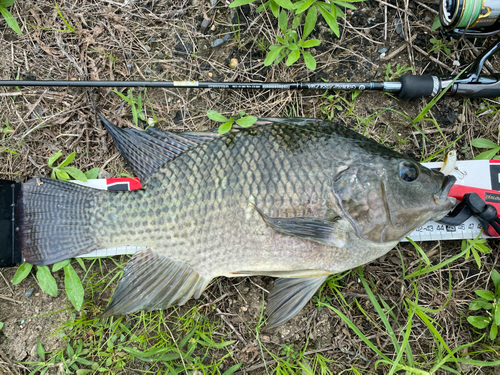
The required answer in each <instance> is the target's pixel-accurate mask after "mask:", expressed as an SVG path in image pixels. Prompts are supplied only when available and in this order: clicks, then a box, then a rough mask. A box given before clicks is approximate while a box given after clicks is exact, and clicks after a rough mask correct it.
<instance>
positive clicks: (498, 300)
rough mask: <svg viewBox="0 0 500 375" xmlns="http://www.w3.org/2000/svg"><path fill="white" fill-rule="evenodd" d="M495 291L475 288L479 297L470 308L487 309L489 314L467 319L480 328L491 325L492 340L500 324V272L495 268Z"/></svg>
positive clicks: (493, 274)
mask: <svg viewBox="0 0 500 375" xmlns="http://www.w3.org/2000/svg"><path fill="white" fill-rule="evenodd" d="M491 280H492V281H493V287H494V290H495V291H494V292H492V291H489V290H475V291H474V293H476V294H477V295H478V296H479V298H476V299H475V300H474V301H472V302H471V303H470V305H469V310H471V311H477V310H481V309H483V310H485V311H486V313H487V314H488V316H469V317H468V318H467V321H468V322H469V323H470V324H472V325H473V326H474V327H476V328H478V329H485V328H486V327H488V326H489V325H490V324H491V327H490V340H494V339H495V338H496V337H497V334H498V326H500V273H498V271H496V270H495V269H494V270H493V271H491Z"/></svg>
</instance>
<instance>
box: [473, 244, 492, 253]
mask: <svg viewBox="0 0 500 375" xmlns="http://www.w3.org/2000/svg"><path fill="white" fill-rule="evenodd" d="M474 248H476V250H479V251H480V252H482V253H484V254H489V253H491V249H490V248H488V247H486V246H484V245H483V244H481V243H477V244H475V245H474Z"/></svg>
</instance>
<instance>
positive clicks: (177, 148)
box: [99, 114, 221, 183]
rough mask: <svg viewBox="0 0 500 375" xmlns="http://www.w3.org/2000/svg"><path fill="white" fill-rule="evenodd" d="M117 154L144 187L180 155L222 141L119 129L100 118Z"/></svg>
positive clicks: (203, 134)
mask: <svg viewBox="0 0 500 375" xmlns="http://www.w3.org/2000/svg"><path fill="white" fill-rule="evenodd" d="M99 117H100V118H101V121H102V122H103V124H104V125H105V126H106V128H107V129H108V131H109V133H110V134H111V137H112V138H113V141H114V143H115V145H116V148H117V149H118V151H120V154H121V155H122V156H123V157H124V158H125V160H126V161H127V163H128V164H129V165H130V166H131V167H132V169H133V170H134V172H135V174H136V175H137V177H139V178H140V179H141V181H142V182H143V183H145V182H147V178H148V177H149V176H151V175H152V174H153V173H154V172H155V171H156V170H157V169H158V168H160V167H161V166H163V165H164V164H166V163H168V162H170V161H172V160H174V159H175V158H176V157H178V156H179V155H181V154H182V153H184V152H186V151H189V150H192V149H193V148H195V147H198V146H199V145H201V144H204V143H206V142H210V141H213V140H214V139H218V138H220V137H221V135H220V134H218V133H217V132H199V133H191V132H184V133H171V132H167V131H162V130H159V129H156V128H155V127H153V126H150V127H148V128H147V130H146V131H142V130H139V129H136V128H127V129H122V128H119V127H117V126H115V125H113V124H112V123H111V122H109V121H108V120H106V118H104V117H103V116H102V115H101V114H99Z"/></svg>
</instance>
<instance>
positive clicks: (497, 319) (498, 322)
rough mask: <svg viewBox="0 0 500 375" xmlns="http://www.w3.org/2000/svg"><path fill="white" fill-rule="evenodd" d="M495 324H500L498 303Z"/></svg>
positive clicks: (499, 306)
mask: <svg viewBox="0 0 500 375" xmlns="http://www.w3.org/2000/svg"><path fill="white" fill-rule="evenodd" d="M495 324H496V325H497V326H500V305H499V304H498V303H497V304H496V305H495Z"/></svg>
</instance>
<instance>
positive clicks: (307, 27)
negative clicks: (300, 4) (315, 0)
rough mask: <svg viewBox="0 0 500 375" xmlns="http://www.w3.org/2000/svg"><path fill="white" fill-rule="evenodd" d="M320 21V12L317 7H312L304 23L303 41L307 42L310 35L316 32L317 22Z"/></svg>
mask: <svg viewBox="0 0 500 375" xmlns="http://www.w3.org/2000/svg"><path fill="white" fill-rule="evenodd" d="M317 20H318V11H317V9H316V7H312V8H311V9H309V12H307V16H306V21H305V22H304V30H303V32H302V40H305V39H306V38H307V37H308V36H309V34H311V32H312V31H313V30H314V26H316V21H317Z"/></svg>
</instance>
